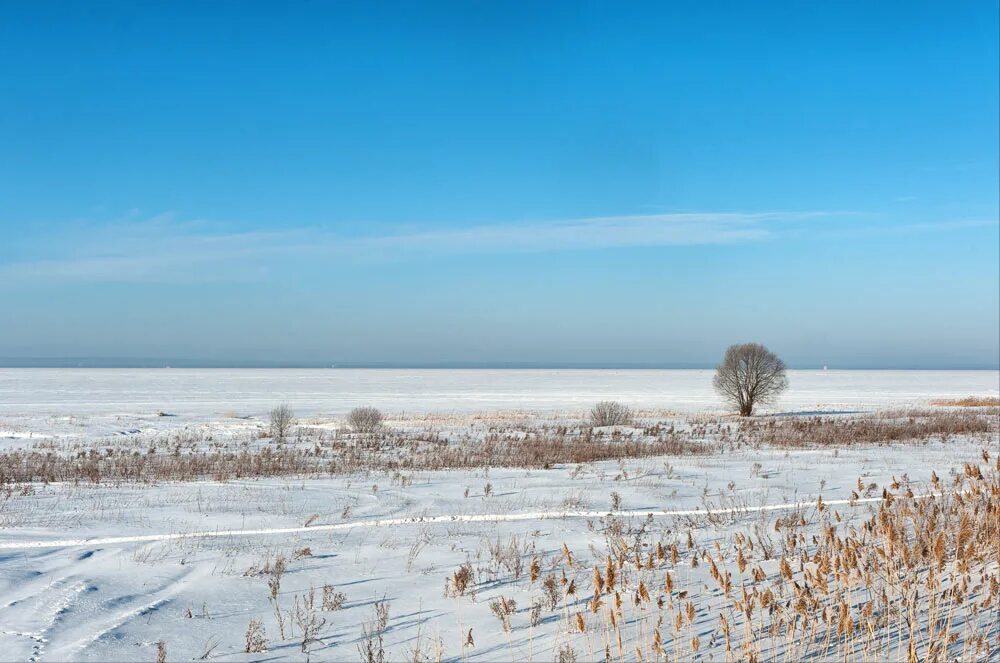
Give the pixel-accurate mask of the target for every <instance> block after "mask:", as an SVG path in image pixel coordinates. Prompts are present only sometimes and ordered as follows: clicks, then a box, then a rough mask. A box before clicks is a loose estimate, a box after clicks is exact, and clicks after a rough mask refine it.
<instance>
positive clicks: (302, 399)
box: [0, 368, 1000, 417]
mask: <svg viewBox="0 0 1000 663" xmlns="http://www.w3.org/2000/svg"><path fill="white" fill-rule="evenodd" d="M789 385H790V386H789V389H788V391H787V392H786V394H785V396H784V397H783V398H782V400H781V401H780V402H779V403H778V404H777V407H776V409H777V410H779V411H793V412H794V411H808V410H814V409H824V410H830V409H838V408H847V409H859V408H860V409H870V408H875V407H886V406H894V405H911V404H920V403H924V402H926V401H927V400H929V399H932V398H949V397H958V396H968V395H997V394H998V393H1000V372H998V371H862V370H857V371H832V370H831V371H817V370H812V371H803V370H798V371H789ZM602 399H614V400H620V401H623V402H626V403H628V404H629V405H631V406H633V407H638V408H657V409H667V410H676V411H681V412H696V411H704V410H713V409H719V408H720V403H719V400H718V398H717V396H716V395H715V394H714V392H713V391H712V371H710V370H655V369H648V370H581V369H553V370H527V369H526V370H514V369H509V370H487V369H408V370H400V369H288V370H285V369H44V368H41V369H22V368H18V369H0V416H3V415H6V416H25V415H29V416H30V415H91V416H114V415H129V414H148V413H150V412H155V411H157V410H168V411H170V412H172V413H176V414H178V415H181V416H197V417H214V416H219V415H222V414H223V413H227V412H239V413H240V414H248V415H256V414H262V413H264V412H266V411H267V410H268V409H269V408H271V407H272V406H274V405H275V404H277V403H283V402H284V403H288V404H289V405H291V406H292V407H293V408H294V409H295V411H296V412H297V413H300V414H303V415H340V414H343V413H344V412H346V411H348V410H350V409H351V408H353V407H356V406H358V405H374V406H377V407H380V408H382V409H384V410H386V411H388V412H392V413H402V412H408V413H412V412H456V413H460V412H475V411H481V410H510V409H527V410H580V409H584V408H587V407H589V406H590V405H592V404H593V403H594V402H596V401H598V400H602Z"/></svg>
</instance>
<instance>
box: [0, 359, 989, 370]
mask: <svg viewBox="0 0 1000 663" xmlns="http://www.w3.org/2000/svg"><path fill="white" fill-rule="evenodd" d="M716 365H717V363H716V362H706V361H693V362H677V361H648V362H641V361H640V362H635V361H633V362H622V361H598V362H569V361H410V362H407V361H315V360H313V361H288V360H281V361H271V360H260V359H190V358H182V357H0V369H3V368H85V369H86V368H91V369H171V368H176V369H279V370H280V369H327V370H329V369H390V370H391V369H396V370H413V369H437V370H448V369H452V370H459V369H464V370H574V369H577V370H588V369H589V370H710V369H714V368H715V367H716ZM788 369H789V370H819V371H822V370H854V371H857V370H868V371H878V370H885V371H888V370H894V371H901V370H912V371H997V370H1000V363H995V364H989V365H987V364H979V363H966V364H953V365H937V364H923V365H904V364H845V365H837V364H833V365H830V364H822V363H815V364H814V363H809V364H802V363H796V364H792V365H788Z"/></svg>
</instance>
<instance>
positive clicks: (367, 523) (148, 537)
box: [0, 494, 935, 550]
mask: <svg viewBox="0 0 1000 663" xmlns="http://www.w3.org/2000/svg"><path fill="white" fill-rule="evenodd" d="M933 497H935V495H933V494H925V495H916V496H914V497H913V498H912V499H927V498H933ZM882 500H883V498H881V497H864V498H858V499H856V500H850V499H848V500H830V501H828V502H827V501H824V502H823V504H824V505H825V506H840V505H845V504H846V505H850V506H854V505H856V504H864V503H871V502H881V501H882ZM816 504H817V503H816V502H790V503H788V504H765V505H763V506H746V507H733V508H728V509H685V510H679V511H659V510H652V511H651V510H639V511H534V512H529V513H504V514H500V513H482V514H457V515H447V516H410V517H407V518H382V519H371V520H356V521H353V522H349V523H334V524H330V525H312V526H309V527H276V528H266V529H242V530H241V529H232V530H210V531H204V532H186V533H173V534H140V535H136V536H108V537H103V538H91V539H53V540H50V541H13V542H0V550H27V549H32V548H69V547H73V546H96V545H101V546H105V545H114V544H116V543H151V542H156V541H176V540H182V539H205V538H218V537H242V536H273V535H276V534H294V533H297V532H329V531H337V530H349V529H353V528H355V527H392V526H397V525H413V524H420V525H425V524H434V523H479V522H511V521H518V520H553V519H555V520H560V519H563V518H602V517H604V516H609V515H610V516H639V517H642V518H646V517H649V516H652V517H654V518H657V517H662V516H709V515H725V514H732V513H759V512H762V511H788V510H792V509H803V508H808V507H815V506H816Z"/></svg>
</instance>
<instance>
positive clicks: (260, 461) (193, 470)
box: [0, 432, 709, 490]
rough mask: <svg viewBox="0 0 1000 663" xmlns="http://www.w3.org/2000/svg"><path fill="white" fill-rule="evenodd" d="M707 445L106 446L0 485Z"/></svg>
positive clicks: (0, 458)
mask: <svg viewBox="0 0 1000 663" xmlns="http://www.w3.org/2000/svg"><path fill="white" fill-rule="evenodd" d="M708 450H709V449H708V447H706V446H705V445H702V444H698V443H695V442H692V441H690V440H689V439H687V438H686V437H684V436H680V435H677V434H672V433H664V434H661V435H658V436H656V437H652V438H649V439H622V438H619V437H617V436H612V437H605V436H593V435H590V434H589V432H588V433H586V434H584V435H581V436H570V435H565V434H551V435H544V436H539V437H530V438H521V439H508V438H507V437H504V436H490V437H488V438H487V439H486V440H484V441H482V442H475V441H465V442H460V443H455V444H453V443H449V442H448V441H446V440H440V439H437V438H434V437H430V439H419V438H407V437H397V438H392V439H391V440H384V441H383V443H382V444H380V445H378V446H377V447H374V448H373V447H372V446H371V445H370V444H367V443H365V444H356V443H352V442H349V441H327V442H326V443H325V444H323V445H319V444H317V445H314V446H313V447H308V448H300V447H288V446H274V447H272V446H265V447H263V448H261V449H259V450H242V451H220V450H215V451H208V450H197V451H190V452H185V453H178V452H173V453H159V452H153V451H149V452H147V453H140V452H138V451H131V452H130V451H127V450H122V449H116V448H114V447H108V448H105V449H103V450H97V449H91V450H90V451H87V452H79V453H78V454H75V455H66V454H59V453H56V452H52V451H24V450H17V451H10V452H7V453H3V454H0V486H7V487H8V489H9V490H10V489H13V488H14V487H16V486H19V485H21V484H25V483H31V482H42V483H52V482H57V481H69V482H80V481H85V482H90V483H102V482H112V483H114V482H127V483H151V482H159V481H196V480H201V479H206V478H209V479H214V480H217V481H227V480H232V479H243V478H250V477H278V476H331V475H339V474H350V473H355V472H365V471H384V472H398V471H401V470H447V469H463V468H485V467H523V468H548V467H551V466H553V465H561V464H579V463H588V462H594V461H601V460H616V459H625V458H641V457H648V456H663V455H690V454H703V453H707V451H708Z"/></svg>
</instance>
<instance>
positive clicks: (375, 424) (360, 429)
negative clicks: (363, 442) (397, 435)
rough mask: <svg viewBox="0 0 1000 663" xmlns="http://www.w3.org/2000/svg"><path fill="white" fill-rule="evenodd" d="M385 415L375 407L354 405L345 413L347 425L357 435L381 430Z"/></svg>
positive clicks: (372, 433)
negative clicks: (354, 406)
mask: <svg viewBox="0 0 1000 663" xmlns="http://www.w3.org/2000/svg"><path fill="white" fill-rule="evenodd" d="M384 420H385V417H383V416H382V411H381V410H379V409H378V408H375V407H370V406H365V407H356V408H354V409H353V410H351V412H350V414H348V415H347V425H348V426H350V427H351V430H353V431H354V432H355V433H358V434H359V435H374V434H375V433H378V432H379V431H381V430H382V426H383V422H384Z"/></svg>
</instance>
